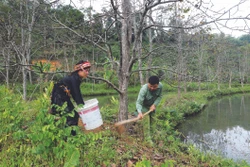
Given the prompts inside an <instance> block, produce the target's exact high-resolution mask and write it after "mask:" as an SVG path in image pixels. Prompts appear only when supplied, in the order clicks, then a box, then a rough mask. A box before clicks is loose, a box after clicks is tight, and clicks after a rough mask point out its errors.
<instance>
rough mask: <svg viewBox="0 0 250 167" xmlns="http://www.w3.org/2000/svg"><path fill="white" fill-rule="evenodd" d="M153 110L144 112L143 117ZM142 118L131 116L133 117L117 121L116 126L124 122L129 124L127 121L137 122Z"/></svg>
mask: <svg viewBox="0 0 250 167" xmlns="http://www.w3.org/2000/svg"><path fill="white" fill-rule="evenodd" d="M150 112H151V110H149V111H147V112H146V113H144V114H143V117H144V116H145V115H147V114H149V113H150ZM139 119H140V118H138V117H136V118H131V119H128V120H124V121H120V122H116V123H115V127H117V126H120V125H123V124H127V123H130V122H135V121H138V120H139Z"/></svg>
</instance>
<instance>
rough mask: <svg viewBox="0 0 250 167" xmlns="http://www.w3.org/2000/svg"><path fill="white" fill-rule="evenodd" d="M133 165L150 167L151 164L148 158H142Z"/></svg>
mask: <svg viewBox="0 0 250 167" xmlns="http://www.w3.org/2000/svg"><path fill="white" fill-rule="evenodd" d="M135 167H152V165H151V162H150V161H149V160H146V159H143V160H142V161H138V162H137V163H136V164H135Z"/></svg>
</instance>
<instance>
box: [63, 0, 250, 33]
mask: <svg viewBox="0 0 250 167" xmlns="http://www.w3.org/2000/svg"><path fill="white" fill-rule="evenodd" d="M61 1H62V3H63V4H64V5H67V4H69V3H70V2H73V3H74V5H75V6H77V7H80V6H84V7H88V6H93V8H94V10H97V11H98V10H99V11H100V10H101V8H103V7H105V6H106V5H107V4H108V3H109V2H110V0H61ZM184 1H185V0H184ZM190 1H191V2H200V0H190ZM202 1H203V5H204V6H205V7H206V8H207V9H206V10H213V11H219V12H220V13H223V12H225V11H227V10H228V9H230V8H231V10H230V17H240V16H247V15H249V16H248V17H249V18H250V11H249V10H250V0H202ZM239 2H244V3H243V4H242V5H240V6H238V7H234V6H235V5H236V4H238V3H239ZM74 5H72V6H74ZM233 7H234V8H233ZM212 15H213V16H216V14H215V13H213V14H212ZM228 17H229V14H227V15H225V16H224V18H228ZM220 23H222V24H225V22H220ZM246 24H248V26H250V19H249V20H248V21H247V22H244V21H243V20H241V21H240V20H237V21H236V20H231V21H228V22H227V26H229V27H232V28H233V27H234V28H242V27H243V26H245V25H246ZM211 26H212V28H213V29H212V32H213V33H220V32H223V33H225V34H227V35H231V36H233V37H239V36H241V35H244V34H247V33H248V34H249V33H250V27H249V31H248V32H241V31H236V30H230V29H227V28H223V27H222V26H220V25H218V24H217V26H218V27H216V26H215V25H211ZM218 28H219V29H218Z"/></svg>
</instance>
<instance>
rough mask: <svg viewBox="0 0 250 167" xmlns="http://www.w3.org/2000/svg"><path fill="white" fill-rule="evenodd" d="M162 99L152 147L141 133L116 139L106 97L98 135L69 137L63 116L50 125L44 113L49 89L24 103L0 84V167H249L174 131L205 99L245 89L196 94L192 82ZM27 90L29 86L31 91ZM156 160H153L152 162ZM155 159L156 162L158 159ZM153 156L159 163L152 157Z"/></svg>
mask: <svg viewBox="0 0 250 167" xmlns="http://www.w3.org/2000/svg"><path fill="white" fill-rule="evenodd" d="M83 85H85V87H82V89H83V90H86V89H87V90H90V89H93V91H97V90H98V91H97V92H98V93H101V94H105V93H106V92H109V93H113V91H110V89H107V87H106V85H102V84H100V85H97V84H95V85H92V84H87V83H86V84H83ZM164 86H165V88H166V89H165V90H164V96H163V100H162V102H161V103H160V105H159V109H158V110H157V111H158V112H157V114H156V119H157V121H156V122H157V123H156V126H155V127H154V128H155V133H154V136H153V139H154V140H155V144H154V147H150V146H148V145H147V143H144V142H143V141H142V140H141V136H140V135H141V134H140V133H138V134H135V135H132V136H130V135H125V136H123V137H121V136H119V135H118V134H117V133H116V131H115V129H114V127H113V126H112V125H113V123H114V122H115V121H116V118H117V113H118V104H119V101H118V99H115V98H114V99H112V100H111V101H112V105H111V106H104V107H103V108H102V116H103V120H104V123H105V126H104V129H103V130H102V131H100V132H98V133H92V132H90V133H83V132H82V131H81V129H80V128H79V127H75V130H76V131H77V132H78V134H79V135H77V136H75V137H73V136H71V135H70V132H71V130H72V127H65V117H66V115H64V116H62V118H61V119H60V120H59V121H54V119H55V116H53V115H50V114H48V108H49V104H50V101H49V100H50V91H51V89H52V85H49V84H47V86H45V87H44V89H43V92H42V93H39V94H36V96H35V100H32V101H28V102H25V101H23V100H22V99H21V96H20V94H18V93H15V91H11V90H8V89H6V88H5V86H0V99H1V106H0V120H1V121H0V126H1V130H0V132H1V133H0V150H1V151H0V166H70V167H72V166H76V167H78V166H79V167H80V166H87V167H88V166H89V167H92V166H93V167H95V166H105V165H106V166H112V165H114V164H115V165H117V166H125V165H126V164H127V163H128V162H130V163H132V164H133V165H134V166H138V167H139V166H160V167H165V166H222V167H223V166H225V167H226V166H239V167H243V166H244V167H245V166H250V165H249V164H247V163H245V162H238V163H236V162H233V161H232V160H229V159H224V158H222V157H219V156H215V155H210V154H204V153H202V152H200V151H198V150H197V149H195V148H194V147H193V146H189V145H185V144H183V143H182V142H181V141H180V138H179V136H180V134H179V133H178V132H177V131H176V129H175V127H176V126H177V125H178V124H179V123H181V122H182V121H184V118H185V117H186V116H189V115H192V114H195V113H197V112H201V111H202V108H203V106H204V105H206V104H207V103H208V101H209V99H212V98H217V97H220V96H224V95H230V94H236V93H243V92H244V93H246V92H250V86H248V85H246V86H245V87H244V88H241V87H238V86H237V87H234V88H232V89H226V86H225V87H224V88H223V89H221V90H220V91H218V90H216V89H213V90H207V89H206V87H207V85H205V86H204V89H203V90H202V91H201V92H198V91H197V90H198V89H197V84H196V83H192V90H191V89H190V90H189V92H187V93H182V94H181V96H180V97H178V96H177V93H176V89H173V87H169V88H168V86H166V84H164ZM31 87H32V86H30V88H31ZM139 88H140V86H135V87H130V88H129V92H136V93H138V91H139ZM155 157H156V158H155ZM159 157H160V158H159ZM157 158H159V159H157ZM161 158H162V159H161Z"/></svg>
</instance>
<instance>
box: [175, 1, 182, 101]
mask: <svg viewBox="0 0 250 167" xmlns="http://www.w3.org/2000/svg"><path fill="white" fill-rule="evenodd" d="M175 16H176V22H175V26H176V27H179V26H180V20H179V18H178V6H177V3H175ZM176 36H177V52H178V53H177V54H178V55H177V57H178V58H177V75H178V78H177V82H178V97H179V98H180V96H181V79H182V34H181V29H180V28H177V34H176Z"/></svg>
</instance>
